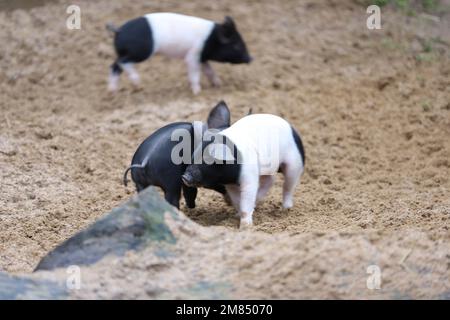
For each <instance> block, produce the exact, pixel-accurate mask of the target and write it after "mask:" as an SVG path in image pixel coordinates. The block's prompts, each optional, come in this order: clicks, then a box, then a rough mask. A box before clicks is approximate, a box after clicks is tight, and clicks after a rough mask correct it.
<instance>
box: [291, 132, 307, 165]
mask: <svg viewBox="0 0 450 320" xmlns="http://www.w3.org/2000/svg"><path fill="white" fill-rule="evenodd" d="M291 129H292V136H293V137H294V141H295V144H296V145H297V149H298V151H299V152H300V156H301V157H302V162H303V166H305V150H304V148H303V143H302V139H301V138H300V135H299V134H298V133H297V131H295V129H294V128H293V127H292V126H291Z"/></svg>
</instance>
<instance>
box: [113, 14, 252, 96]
mask: <svg viewBox="0 0 450 320" xmlns="http://www.w3.org/2000/svg"><path fill="white" fill-rule="evenodd" d="M107 28H108V29H109V30H111V31H113V32H114V34H115V36H114V46H115V50H116V53H117V59H116V61H115V62H114V63H113V64H112V66H111V75H110V79H109V89H110V90H112V91H115V90H116V89H117V87H118V81H119V76H120V74H121V73H122V71H123V70H125V71H126V72H127V73H128V76H129V78H130V80H131V81H132V82H133V83H135V84H138V83H139V75H138V73H137V72H136V71H135V69H134V67H133V65H134V64H135V63H139V62H142V61H144V60H146V59H148V58H149V57H150V56H153V55H155V54H162V55H165V56H168V57H172V58H179V59H184V61H185V62H186V65H187V69H188V75H189V81H190V84H191V88H192V92H193V93H194V94H198V93H199V92H200V90H201V87H200V77H201V73H202V72H203V73H204V74H205V75H206V77H207V78H208V79H209V81H210V82H211V83H212V84H213V85H214V86H219V85H220V80H219V78H218V77H217V76H216V74H215V73H214V71H213V69H212V68H211V66H210V64H209V61H217V62H228V63H233V64H238V63H250V61H251V60H252V58H251V57H250V55H249V53H248V51H247V47H246V45H245V42H244V40H243V39H242V37H241V35H240V34H239V32H238V30H237V28H236V25H235V23H234V21H233V19H232V18H230V17H226V18H225V21H224V22H223V23H215V22H213V21H210V20H206V19H201V18H197V17H192V16H186V15H181V14H175V13H150V14H147V15H145V16H143V17H140V18H136V19H133V20H130V21H128V22H126V23H125V24H124V25H123V26H121V27H120V28H118V29H117V28H115V27H114V26H112V25H111V24H109V25H107Z"/></svg>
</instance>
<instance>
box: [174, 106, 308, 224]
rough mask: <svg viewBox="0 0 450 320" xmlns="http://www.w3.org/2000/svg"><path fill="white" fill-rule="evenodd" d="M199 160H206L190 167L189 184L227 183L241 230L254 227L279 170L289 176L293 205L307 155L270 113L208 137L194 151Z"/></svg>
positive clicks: (286, 202)
mask: <svg viewBox="0 0 450 320" xmlns="http://www.w3.org/2000/svg"><path fill="white" fill-rule="evenodd" d="M198 153H202V154H201V155H199V154H198ZM199 156H200V157H202V159H203V161H202V162H201V163H197V164H196V163H194V164H191V165H189V166H188V167H187V168H186V172H185V173H184V174H183V176H182V179H183V182H184V184H185V185H186V186H189V187H194V186H202V185H209V184H220V185H225V189H226V191H227V193H228V195H229V196H230V198H231V201H232V204H233V205H234V207H235V208H236V209H237V211H238V214H239V216H240V227H246V226H249V225H252V223H253V219H252V216H253V211H254V208H255V206H256V203H257V202H258V201H261V200H262V199H263V198H264V197H265V196H266V194H267V192H268V191H269V189H270V187H271V186H272V184H273V182H274V177H275V174H276V173H277V172H282V174H283V175H284V185H283V208H291V207H292V206H293V196H294V189H295V187H296V185H297V184H298V183H299V180H300V176H301V174H302V173H303V168H304V164H305V153H304V149H303V144H302V140H301V139H300V136H299V135H298V133H297V132H296V131H295V129H294V128H293V127H292V126H291V125H290V124H289V123H288V122H287V121H286V120H284V119H282V118H280V117H278V116H275V115H270V114H253V115H248V116H246V117H244V118H242V119H240V120H239V121H237V122H236V123H234V124H233V125H232V126H231V127H229V128H227V129H225V130H223V131H221V132H218V133H215V134H213V135H212V136H211V137H210V138H207V139H204V142H203V143H202V147H201V148H198V149H197V150H196V151H195V152H194V157H199Z"/></svg>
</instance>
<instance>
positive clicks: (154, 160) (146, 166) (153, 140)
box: [123, 101, 230, 208]
mask: <svg viewBox="0 0 450 320" xmlns="http://www.w3.org/2000/svg"><path fill="white" fill-rule="evenodd" d="M197 123H198V122H197ZM206 126H207V128H210V129H216V130H222V129H225V128H227V127H229V126H230V111H229V109H228V106H227V105H226V104H225V102H223V101H221V102H219V103H218V104H217V105H216V106H215V107H214V108H213V109H212V110H211V111H210V113H209V116H208V121H207V124H206ZM183 129H184V130H186V131H187V132H188V133H189V137H190V139H191V141H190V143H191V146H190V150H192V152H193V150H194V138H195V137H194V125H193V124H192V123H190V122H175V123H171V124H169V125H166V126H164V127H162V128H160V129H158V130H157V131H155V132H154V133H153V134H152V135H150V136H149V137H148V138H147V139H145V140H144V141H143V142H142V144H141V145H140V146H139V147H138V149H137V150H136V152H135V154H134V156H133V159H132V162H131V166H130V167H128V168H127V170H126V171H125V173H124V177H123V180H124V184H125V186H126V185H127V173H128V171H130V170H131V176H132V179H133V181H134V183H135V185H136V189H137V191H138V192H139V191H141V190H143V189H145V188H146V187H148V186H151V185H152V186H157V187H160V188H161V189H162V190H163V192H164V197H165V199H166V201H167V202H169V203H170V204H171V205H173V206H175V207H177V208H179V207H180V198H181V190H183V195H184V198H185V200H186V205H187V206H188V207H189V208H194V207H195V198H196V196H197V188H196V187H189V186H186V185H184V184H183V183H182V180H181V175H182V174H183V173H184V171H185V170H186V167H187V165H188V164H189V163H190V159H191V157H192V153H191V154H189V155H188V157H187V159H188V161H186V162H183V163H179V164H176V163H174V161H173V158H172V151H173V150H174V148H176V146H177V145H179V141H177V140H176V139H173V138H172V137H173V136H175V135H173V133H174V131H175V130H183ZM205 129H206V128H205V126H203V128H200V135H202V134H203V131H204V130H205ZM195 131H196V133H198V131H199V130H198V128H197V130H195ZM198 138H199V137H197V139H198ZM200 140H201V137H200ZM204 187H206V188H209V189H213V190H216V191H217V192H220V193H221V194H223V195H224V196H225V195H226V190H225V187H224V186H223V185H221V184H216V183H212V184H206V185H204Z"/></svg>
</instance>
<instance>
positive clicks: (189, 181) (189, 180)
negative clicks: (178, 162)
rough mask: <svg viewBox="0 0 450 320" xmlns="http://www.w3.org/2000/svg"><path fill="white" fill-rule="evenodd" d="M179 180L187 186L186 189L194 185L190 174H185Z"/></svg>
mask: <svg viewBox="0 0 450 320" xmlns="http://www.w3.org/2000/svg"><path fill="white" fill-rule="evenodd" d="M181 180H183V183H184V184H185V185H187V186H188V187H192V186H193V185H194V178H193V177H192V175H191V174H190V173H187V172H186V173H185V174H183V175H182V176H181Z"/></svg>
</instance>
